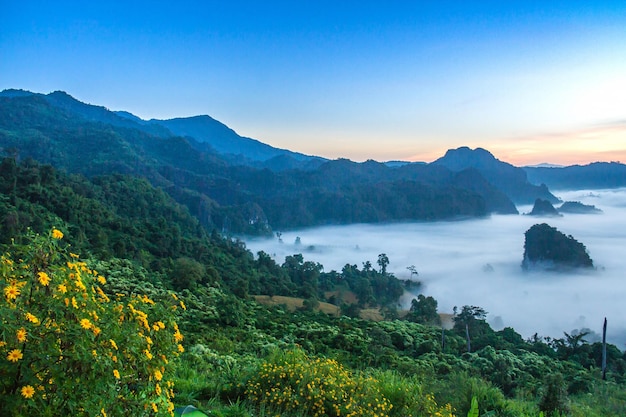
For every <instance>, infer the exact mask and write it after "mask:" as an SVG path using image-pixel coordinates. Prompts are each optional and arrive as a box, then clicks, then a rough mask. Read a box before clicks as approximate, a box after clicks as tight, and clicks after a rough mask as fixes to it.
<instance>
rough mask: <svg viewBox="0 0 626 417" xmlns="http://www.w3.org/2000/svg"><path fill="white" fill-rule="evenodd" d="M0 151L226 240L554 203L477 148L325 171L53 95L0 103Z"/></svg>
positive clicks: (178, 123) (222, 131) (307, 160)
mask: <svg viewBox="0 0 626 417" xmlns="http://www.w3.org/2000/svg"><path fill="white" fill-rule="evenodd" d="M0 147H1V148H2V151H3V152H4V155H5V156H9V157H13V158H15V159H17V160H18V161H20V160H21V161H26V160H28V158H32V159H35V160H37V161H39V162H40V163H43V164H50V165H52V166H54V167H56V168H57V169H61V170H64V171H66V172H68V173H80V174H83V175H85V176H87V177H92V176H96V175H112V174H125V175H133V176H138V177H144V178H147V179H148V180H149V181H150V182H152V184H154V185H155V186H158V187H161V188H162V189H163V190H165V191H166V192H167V193H168V194H170V195H171V196H172V197H173V198H174V199H175V200H177V201H178V202H179V203H181V204H183V205H185V206H187V208H188V209H189V210H190V212H191V213H192V214H193V215H195V216H196V217H197V218H198V219H200V221H201V222H202V223H203V224H204V225H205V226H207V227H209V228H213V229H220V230H222V231H228V232H233V233H269V232H270V231H271V230H272V229H274V230H276V229H287V228H295V227H306V226H314V225H320V224H343V223H354V222H382V221H403V220H438V219H450V218H459V217H475V216H485V215H488V214H489V213H503V214H509V213H510V214H513V213H517V209H516V207H515V204H530V203H532V202H534V201H535V200H536V199H537V198H541V199H544V200H548V201H551V202H557V201H558V199H557V198H556V197H555V196H554V195H552V194H551V193H550V191H549V190H548V188H547V187H546V186H545V185H533V184H532V183H531V182H535V184H537V182H536V180H537V179H538V178H540V177H539V176H538V174H543V173H542V172H540V171H533V170H535V169H543V168H532V169H531V168H525V169H522V168H518V167H514V166H512V165H510V164H507V163H505V162H502V161H499V160H497V159H496V158H495V157H494V156H493V155H492V154H491V153H489V152H488V151H486V150H484V149H480V148H479V149H475V150H471V149H469V148H465V147H464V148H459V149H456V150H450V151H448V152H447V153H446V155H445V156H443V157H442V158H440V159H438V160H437V161H435V162H433V163H430V164H425V163H403V162H391V163H386V164H385V163H379V162H375V161H367V162H364V163H356V162H352V161H349V160H346V159H339V160H334V161H329V160H326V159H324V158H320V157H316V156H310V155H304V154H301V153H297V152H292V151H289V150H285V149H277V148H274V147H271V146H269V145H267V144H264V143H261V142H259V141H257V140H255V139H251V138H245V137H241V136H239V135H238V134H237V133H236V132H235V131H233V130H232V129H230V128H228V127H227V126H225V125H224V124H222V123H220V122H219V121H217V120H215V119H213V118H211V117H209V116H195V117H188V118H178V119H170V120H142V119H140V118H138V117H136V116H134V115H133V114H131V113H128V112H123V111H116V112H114V111H110V110H108V109H106V108H104V107H102V106H94V105H90V104H85V103H82V102H80V101H78V100H76V99H74V98H73V97H71V96H70V95H68V94H67V93H64V92H60V91H57V92H54V93H50V94H45V95H44V94H38V93H31V92H28V91H23V90H5V91H3V92H0ZM550 169H552V168H550ZM563 169H566V168H563ZM528 177H532V180H533V181H530V182H529V181H528ZM541 182H543V183H546V184H548V185H549V186H550V184H549V182H548V181H540V183H541Z"/></svg>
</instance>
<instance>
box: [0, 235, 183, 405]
mask: <svg viewBox="0 0 626 417" xmlns="http://www.w3.org/2000/svg"><path fill="white" fill-rule="evenodd" d="M62 238H63V233H61V232H60V231H59V230H57V229H53V230H52V232H51V233H50V235H49V236H39V235H33V234H31V235H29V236H27V238H26V239H25V241H24V243H23V244H15V245H13V246H11V247H10V248H9V250H8V251H7V253H6V254H4V255H3V256H2V258H1V259H0V290H1V291H2V294H3V298H2V300H1V301H0V317H1V320H2V332H1V335H0V374H1V375H2V379H1V380H0V396H1V397H2V399H3V401H2V404H1V405H0V408H2V410H1V411H2V413H1V414H2V415H9V416H11V415H15V416H18V415H25V414H31V415H32V414H37V415H60V414H67V415H84V416H95V415H106V414H107V413H108V414H109V415H121V414H123V413H128V412H131V413H133V414H135V415H147V414H151V415H154V414H156V415H168V414H169V411H171V410H172V409H173V403H172V402H171V400H172V390H171V388H172V382H171V375H172V369H173V365H174V359H175V358H176V357H177V356H178V354H179V353H180V352H181V351H183V350H184V349H183V347H182V345H180V342H181V341H182V339H183V336H182V334H181V333H180V331H179V330H178V326H177V323H176V321H175V316H174V314H173V310H172V308H171V307H170V306H171V305H172V304H173V303H175V302H176V301H175V300H174V299H173V298H172V296H168V297H167V298H166V299H161V300H153V299H151V298H149V297H147V296H146V295H137V294H136V295H134V296H132V297H128V296H125V295H123V294H120V295H119V296H114V297H109V296H108V295H107V294H105V292H104V291H103V290H102V287H103V286H105V283H106V278H105V277H103V276H102V275H101V274H100V273H98V272H97V271H95V270H92V269H90V268H89V267H88V266H87V264H86V263H85V262H82V261H80V260H79V259H78V255H75V254H73V253H69V252H67V251H66V250H65V249H64V248H63V247H62V245H61V243H60V241H61V239H62Z"/></svg>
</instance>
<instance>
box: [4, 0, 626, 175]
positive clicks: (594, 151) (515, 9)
mask: <svg viewBox="0 0 626 417" xmlns="http://www.w3.org/2000/svg"><path fill="white" fill-rule="evenodd" d="M0 15H2V17H3V18H2V26H1V27H0V90H2V89H6V88H19V89H25V90H30V91H33V92H38V93H49V92H52V91H56V90H62V91H66V92H67V93H68V94H70V95H72V96H74V97H75V98H77V99H78V100H81V101H83V102H87V103H91V104H97V105H102V106H105V107H107V108H109V109H111V110H126V111H129V112H131V113H133V114H135V115H137V116H139V117H141V118H144V119H151V118H157V119H168V118H173V117H187V116H194V115H200V114H208V115H210V116H211V117H213V118H215V119H217V120H219V121H221V122H223V123H225V124H226V125H228V126H229V127H231V128H232V129H234V130H235V131H236V132H237V133H239V134H240V135H243V136H247V137H252V138H255V139H258V140H260V141H262V142H264V143H267V144H270V145H272V146H275V147H279V148H285V149H290V150H293V151H298V152H302V153H306V154H311V155H319V156H323V157H326V158H330V159H336V158H340V157H342V158H349V159H352V160H354V161H364V160H368V159H374V160H378V161H388V160H405V161H425V162H430V161H433V160H435V159H437V158H438V157H440V156H442V155H443V154H444V153H445V151H446V150H447V149H451V148H457V147H460V146H469V147H471V148H476V147H482V148H485V149H488V150H489V151H491V152H492V153H493V154H494V155H495V156H496V157H497V158H498V159H501V160H503V161H506V162H510V163H512V164H514V165H518V166H519V165H533V164H539V163H543V162H549V163H554V164H562V165H572V164H586V163H590V162H594V161H621V162H626V2H624V1H623V0H619V1H602V0H599V1H593V2H590V1H578V0H570V1H559V0H557V1H545V0H543V1H479V2H470V1H446V0H441V1H384V2H383V1H368V0H361V1H352V0H346V1H336V0H335V1H327V0H319V1H273V0H267V1H262V2H261V1H257V2H246V1H238V0H231V1H211V0H207V1H187V0H179V1H176V2H171V1H159V0H152V1H124V2H118V1H106V2H85V1H82V2H78V1H63V0H60V1H54V2H50V1H45V2H44V1H41V2H40V1H29V0H23V1H19V2H18V1H15V0H0Z"/></svg>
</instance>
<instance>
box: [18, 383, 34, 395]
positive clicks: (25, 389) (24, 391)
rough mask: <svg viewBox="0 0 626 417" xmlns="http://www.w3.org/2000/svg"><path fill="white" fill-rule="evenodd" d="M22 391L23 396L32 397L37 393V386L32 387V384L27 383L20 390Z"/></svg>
mask: <svg viewBox="0 0 626 417" xmlns="http://www.w3.org/2000/svg"><path fill="white" fill-rule="evenodd" d="M20 393H21V394H22V397H24V398H32V397H33V395H34V394H35V388H33V387H31V386H30V385H25V386H23V387H22V389H21V390H20Z"/></svg>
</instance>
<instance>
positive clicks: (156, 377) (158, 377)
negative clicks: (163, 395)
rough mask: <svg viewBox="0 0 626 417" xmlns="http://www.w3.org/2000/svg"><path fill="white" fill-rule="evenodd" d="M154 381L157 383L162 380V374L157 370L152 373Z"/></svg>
mask: <svg viewBox="0 0 626 417" xmlns="http://www.w3.org/2000/svg"><path fill="white" fill-rule="evenodd" d="M154 379H156V380H157V381H160V380H162V379H163V374H162V373H161V371H159V370H158V369H157V370H156V371H154Z"/></svg>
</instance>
